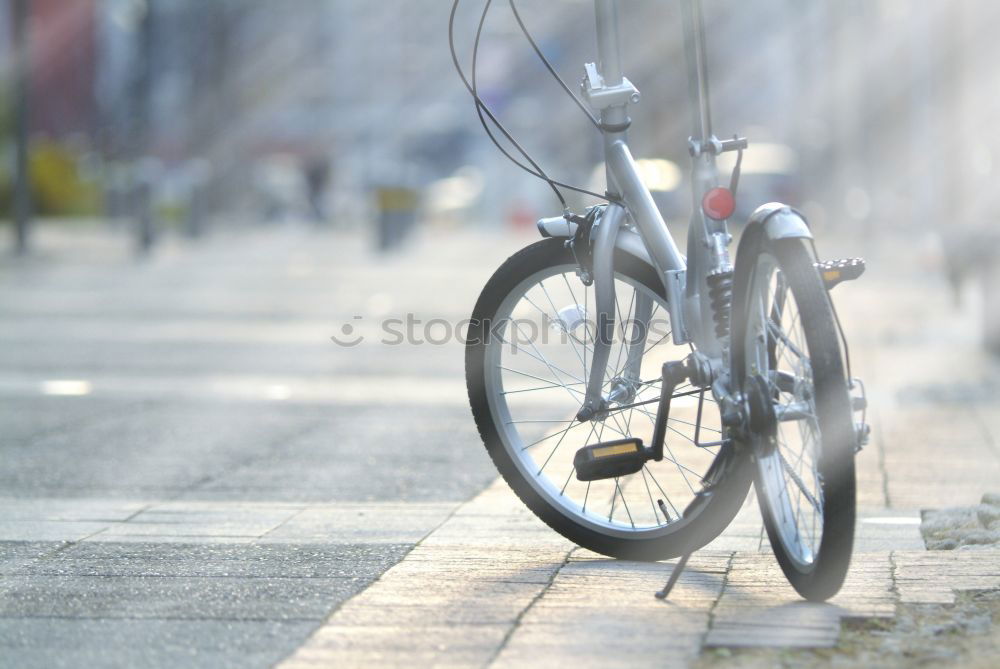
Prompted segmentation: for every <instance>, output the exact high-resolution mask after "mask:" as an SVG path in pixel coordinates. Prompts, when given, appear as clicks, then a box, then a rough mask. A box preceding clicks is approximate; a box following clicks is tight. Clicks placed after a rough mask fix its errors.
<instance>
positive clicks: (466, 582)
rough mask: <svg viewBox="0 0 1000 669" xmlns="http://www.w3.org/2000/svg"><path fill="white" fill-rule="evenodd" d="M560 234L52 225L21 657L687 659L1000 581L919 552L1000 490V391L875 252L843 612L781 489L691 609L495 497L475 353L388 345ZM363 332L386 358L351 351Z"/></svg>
mask: <svg viewBox="0 0 1000 669" xmlns="http://www.w3.org/2000/svg"><path fill="white" fill-rule="evenodd" d="M533 240H534V237H533V236H521V235H500V234H495V235H483V234H475V235H473V234H468V233H466V232H463V231H458V232H455V233H454V234H448V233H446V232H444V231H428V232H426V233H424V234H421V235H419V236H418V238H417V239H416V240H415V241H414V244H413V246H412V248H411V249H410V250H409V251H408V252H407V253H405V254H400V255H392V256H375V255H373V253H372V251H371V249H370V243H369V240H367V239H365V238H362V237H360V236H357V235H353V234H349V233H328V232H327V233H317V232H315V231H311V230H309V229H307V228H298V227H295V226H286V227H282V228H270V229H263V228H262V229H260V230H259V231H257V232H255V233H253V234H249V235H243V236H241V237H240V238H239V239H232V238H228V237H225V236H220V237H218V238H213V239H210V240H207V241H205V242H204V243H201V244H199V245H195V246H192V245H186V244H181V243H177V244H174V245H171V246H169V247H166V248H164V250H163V251H162V252H161V254H160V255H159V256H158V257H157V258H155V259H154V260H152V261H151V262H148V263H142V264H138V263H135V262H134V261H132V260H131V259H130V258H129V254H128V250H127V247H125V246H124V245H122V244H121V240H119V239H117V238H116V237H114V236H111V235H108V234H107V233H106V232H105V231H104V229H103V228H93V229H86V228H83V229H77V230H67V229H65V228H60V227H52V228H43V229H42V231H41V233H40V235H39V245H40V247H41V248H42V249H44V251H43V253H42V254H41V257H40V258H37V259H24V260H21V261H18V262H15V263H10V264H8V265H6V266H5V267H4V269H3V270H2V276H0V287H2V288H0V310H2V311H3V313H4V314H5V318H4V320H3V322H2V324H0V341H2V346H0V356H2V363H0V368H2V370H3V371H2V373H0V396H2V400H3V401H2V403H0V407H2V408H0V411H2V423H3V425H4V440H5V444H4V457H3V459H2V460H0V490H2V496H0V589H2V594H0V657H2V658H3V661H2V662H0V664H3V665H4V666H11V667H50V666H61V665H76V666H79V665H84V666H91V667H111V666H177V665H184V666H203V667H219V666H234V667H236V666H239V667H249V666H260V667H264V666H269V665H271V664H274V663H276V662H279V661H281V660H282V659H284V658H290V659H289V660H288V662H287V663H286V664H284V665H282V666H288V667H299V666H303V667H304V666H338V667H339V666H344V667H347V666H362V665H370V666H376V665H377V666H390V665H391V666H397V665H398V666H403V665H406V666H425V665H432V664H435V665H442V666H443V665H447V666H483V665H486V664H491V663H492V664H493V665H494V666H519V667H521V666H552V664H553V663H555V662H557V661H566V660H567V659H570V660H572V661H573V662H574V663H576V664H579V665H581V666H602V667H604V666H618V665H621V666H626V665H627V666H632V667H634V666H688V665H689V664H690V663H691V662H694V661H695V660H696V658H697V657H698V653H699V650H700V649H701V648H702V647H703V646H707V647H711V646H724V647H731V646H743V645H756V646H765V647H766V646H775V647H783V648H795V647H798V646H806V647H811V646H826V645H830V644H832V643H835V642H836V640H837V639H838V635H839V634H840V629H841V618H843V617H848V618H870V617H875V618H879V619H891V618H892V617H893V615H894V612H895V607H896V605H897V604H898V603H899V602H905V601H917V602H920V601H928V602H942V601H944V602H947V601H950V599H951V598H952V597H953V596H954V595H953V592H952V589H953V588H959V589H961V588H995V587H998V586H1000V552H998V550H997V549H996V548H995V547H994V548H992V549H991V548H989V547H985V548H979V549H977V550H974V551H959V552H957V553H954V552H939V551H925V550H924V542H923V541H922V539H921V534H920V510H921V509H928V508H939V507H949V506H957V505H974V504H976V503H978V502H979V500H980V497H981V496H982V495H983V494H984V493H988V492H996V491H998V488H1000V485H998V482H1000V445H998V444H1000V369H998V364H997V362H996V361H995V360H991V359H989V358H988V357H987V356H986V355H985V354H982V353H978V352H976V347H975V341H976V339H975V337H976V328H975V325H974V322H973V321H974V320H975V317H976V316H975V314H974V313H971V312H969V311H968V310H966V311H961V310H959V309H957V308H956V307H955V306H954V305H953V304H952V303H951V296H950V294H949V292H948V289H947V284H946V283H945V282H944V281H943V279H942V278H941V276H940V275H939V274H937V273H928V272H926V271H925V269H924V268H923V267H922V266H921V265H919V263H916V262H913V263H911V264H906V263H903V262H901V261H900V258H899V257H898V256H896V255H894V254H892V253H888V252H887V251H889V250H892V247H889V246H884V245H880V243H879V242H875V241H872V240H868V241H867V242H865V246H866V247H867V248H862V249H847V250H850V251H864V252H865V253H867V254H868V256H869V267H870V268H871V269H870V271H869V274H868V275H866V276H865V277H864V278H863V279H862V280H861V281H860V282H859V283H858V284H854V285H850V284H849V285H845V286H842V287H839V288H837V289H836V290H835V292H834V296H835V298H836V300H837V303H838V304H839V305H840V308H841V311H842V316H843V318H844V324H845V328H846V330H847V334H848V337H849V339H850V341H851V342H852V352H853V354H854V358H853V360H854V365H855V373H856V374H859V375H861V376H863V377H864V378H865V379H866V380H867V382H868V386H869V397H870V399H871V403H872V411H871V415H870V421H871V423H872V424H873V427H874V434H873V438H872V442H871V444H870V445H869V446H868V447H867V448H866V449H865V450H864V451H863V452H862V453H861V454H860V455H859V456H858V458H859V459H858V463H859V486H860V491H859V492H860V496H859V504H860V508H861V514H862V520H861V522H860V523H859V526H858V546H857V550H858V554H857V555H856V557H855V560H854V567H853V570H852V574H851V576H850V577H849V581H848V584H847V586H845V589H844V591H843V592H842V593H841V595H839V596H838V597H837V598H836V599H835V600H834V602H833V605H809V604H804V603H802V602H801V601H800V600H798V598H797V597H796V596H795V595H794V593H793V592H792V591H791V589H790V588H789V587H788V586H787V585H786V584H785V583H784V580H783V577H782V576H781V574H780V571H779V570H778V568H777V565H776V563H775V562H774V559H773V557H772V555H771V554H770V551H769V548H768V546H767V542H766V540H764V541H763V542H761V535H760V527H761V526H760V520H759V514H758V512H757V510H756V503H755V501H754V500H753V499H752V497H751V499H750V500H748V503H747V506H746V507H745V509H744V512H743V513H741V515H740V516H739V517H738V519H737V521H736V522H735V523H734V524H733V526H732V527H731V528H730V529H729V530H728V531H727V532H726V534H724V535H723V536H722V537H720V538H719V539H718V540H716V542H714V543H713V544H712V545H710V546H709V547H708V548H707V549H705V550H704V551H701V552H699V553H698V554H697V555H696V556H695V558H693V560H692V564H691V567H690V568H689V571H687V572H686V573H685V575H684V576H683V577H682V580H681V582H680V585H679V586H678V590H677V592H676V594H675V595H674V597H673V599H674V601H673V602H672V603H670V604H664V603H662V602H658V601H657V600H655V599H654V598H653V597H652V592H653V591H654V590H656V589H657V588H659V587H660V586H661V585H662V581H663V580H664V579H665V578H666V574H667V570H668V569H667V566H666V565H657V564H642V563H629V562H614V561H610V560H605V559H602V558H599V557H598V556H596V555H594V554H590V553H588V552H586V551H582V550H580V549H575V548H574V547H573V546H571V545H570V544H569V543H568V542H566V541H565V540H563V539H562V538H561V537H559V536H558V535H556V534H555V533H554V532H552V531H551V530H549V529H548V528H545V527H544V526H542V525H541V524H540V523H539V522H538V521H537V520H535V519H534V517H533V516H531V515H530V514H529V513H528V512H527V511H526V510H525V509H523V508H522V507H521V505H520V504H519V503H518V502H517V501H516V500H515V499H514V498H513V496H512V495H511V494H510V493H509V491H508V490H507V488H506V486H505V485H504V484H503V483H502V482H496V481H495V473H494V470H493V468H492V466H491V464H490V463H489V461H488V459H487V457H486V455H485V452H484V450H483V448H482V444H481V441H480V439H479V437H478V435H477V434H476V433H475V429H474V426H473V423H472V420H471V417H470V415H469V411H468V409H467V405H466V398H465V391H464V383H463V369H462V351H461V345H460V344H458V343H456V342H455V341H454V340H452V341H450V342H449V343H447V344H444V345H433V344H428V343H426V342H425V343H422V344H419V343H417V342H413V343H403V344H399V345H389V344H386V343H382V341H381V340H382V339H383V338H384V332H382V331H381V328H382V325H380V323H381V322H383V321H384V319H392V318H405V314H406V313H412V314H414V315H415V316H416V317H417V318H419V319H421V320H422V321H427V320H430V319H435V318H439V319H443V320H444V321H447V322H450V323H456V322H458V321H459V320H460V319H462V318H465V317H466V316H467V313H468V312H469V311H470V309H471V305H472V303H473V301H474V299H475V296H476V294H477V292H478V289H479V287H480V286H481V285H482V284H483V282H484V281H485V280H486V278H487V276H488V274H489V273H490V272H491V271H492V269H493V268H494V267H495V266H496V265H498V264H499V263H500V262H501V261H502V259H503V258H504V257H506V256H507V255H508V254H509V253H510V252H511V251H513V250H514V249H516V248H518V247H519V246H522V245H524V244H525V243H528V242H530V241H533ZM819 243H820V248H821V249H823V248H824V240H823V238H822V237H821V238H820V241H819ZM828 246H829V247H830V252H831V253H832V252H835V251H841V250H844V249H838V248H836V246H837V244H836V243H831V244H828ZM905 251H906V255H907V256H908V257H910V258H911V259H913V258H914V257H915V255H914V254H913V252H912V251H913V250H912V249H905ZM927 314H936V315H937V316H936V318H937V320H928V318H927ZM355 316H360V318H358V319H356V318H355ZM347 323H353V324H354V325H353V326H352V327H353V328H354V330H353V332H352V334H353V335H360V336H363V337H364V341H362V342H361V343H359V344H358V345H357V346H354V347H350V346H338V345H336V344H334V343H333V342H332V341H331V339H330V337H331V336H333V335H337V336H341V337H343V336H344V330H343V329H342V328H343V325H344V324H347ZM418 332H420V331H419V330H418ZM343 338H344V339H346V337H343ZM432 338H435V337H434V335H432ZM386 570H388V571H386ZM380 577H381V578H380ZM664 630H669V634H666V633H664Z"/></svg>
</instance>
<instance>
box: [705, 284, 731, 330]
mask: <svg viewBox="0 0 1000 669" xmlns="http://www.w3.org/2000/svg"><path fill="white" fill-rule="evenodd" d="M707 281H708V297H709V300H710V303H711V305H712V320H713V321H715V336H717V337H718V338H719V339H724V338H726V337H728V336H729V325H730V318H731V317H730V313H731V311H732V306H733V270H732V269H731V268H730V267H723V268H720V269H717V270H715V271H714V272H712V273H711V274H709V275H708V277H707Z"/></svg>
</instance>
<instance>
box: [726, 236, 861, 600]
mask: <svg viewBox="0 0 1000 669" xmlns="http://www.w3.org/2000/svg"><path fill="white" fill-rule="evenodd" d="M735 285H736V296H735V300H734V313H733V316H734V318H733V338H732V342H733V344H732V345H733V352H732V370H733V378H734V379H738V380H739V381H740V385H741V390H742V392H743V394H744V396H745V397H746V398H747V403H748V405H749V407H750V432H751V435H752V442H753V443H752V451H753V454H754V459H755V461H756V463H757V467H756V488H757V496H758V499H759V501H760V506H761V513H762V515H763V517H764V523H765V526H766V527H767V533H768V537H769V539H770V541H771V546H772V548H773V550H774V553H775V556H776V557H777V559H778V562H779V563H780V564H781V568H782V570H783V571H784V573H785V575H786V577H787V578H788V580H789V582H790V583H791V584H792V586H793V587H794V588H795V589H796V590H797V591H798V592H799V594H801V595H802V596H803V597H805V598H806V599H809V600H813V601H819V600H825V599H827V598H829V597H831V596H833V595H834V594H836V592H837V591H838V590H839V589H840V586H841V584H842V583H843V581H844V577H845V575H846V573H847V568H848V565H849V563H850V557H851V550H852V547H853V541H854V522H855V473H854V444H855V438H854V424H853V418H852V414H851V404H850V398H849V395H848V389H847V381H846V379H845V376H844V367H843V362H842V357H841V350H840V343H839V339H838V336H837V330H836V324H835V321H834V316H833V311H832V305H831V303H830V298H829V296H828V294H827V292H826V289H825V287H824V286H823V282H822V280H821V279H820V277H819V274H818V273H817V271H816V269H815V267H814V266H813V258H812V255H811V253H810V251H809V248H808V246H807V245H806V241H805V240H802V239H784V240H777V241H772V240H769V239H767V237H766V235H764V234H762V232H761V231H760V230H748V231H747V232H746V233H745V235H744V239H743V240H742V241H741V243H740V249H739V253H738V254H737V261H736V276H735Z"/></svg>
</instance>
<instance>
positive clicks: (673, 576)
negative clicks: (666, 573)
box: [656, 553, 691, 599]
mask: <svg viewBox="0 0 1000 669" xmlns="http://www.w3.org/2000/svg"><path fill="white" fill-rule="evenodd" d="M690 557H691V553H685V554H684V555H682V556H681V559H680V560H678V561H677V564H675V565H674V570H673V571H671V572H670V578H668V579H667V584H666V585H665V586H663V590H660V591H659V592H657V593H656V598H657V599H666V598H667V595H669V594H670V591H671V590H673V589H674V586H675V585H676V584H677V579H679V578H680V577H681V572H682V571H684V567H685V566H687V563H688V559H689V558H690Z"/></svg>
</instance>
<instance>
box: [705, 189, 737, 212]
mask: <svg viewBox="0 0 1000 669" xmlns="http://www.w3.org/2000/svg"><path fill="white" fill-rule="evenodd" d="M701 208H702V210H703V211H704V212H705V215H706V216H708V217H709V218H712V219H715V220H716V221H723V220H725V219H727V218H729V217H730V216H732V215H733V212H734V211H736V199H735V198H733V193H732V191H730V190H729V189H728V188H722V187H721V186H720V187H718V188H713V189H712V190H710V191H708V192H707V193H705V197H703V198H702V199H701Z"/></svg>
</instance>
